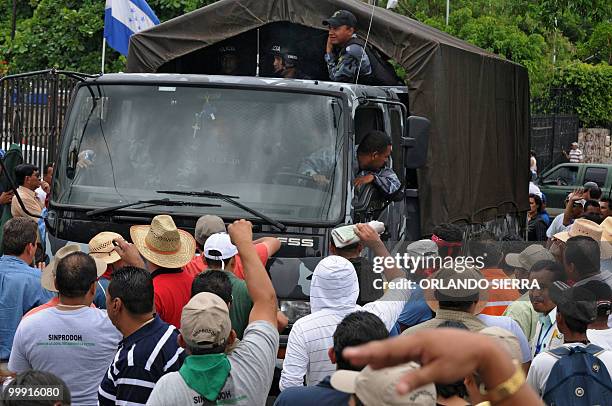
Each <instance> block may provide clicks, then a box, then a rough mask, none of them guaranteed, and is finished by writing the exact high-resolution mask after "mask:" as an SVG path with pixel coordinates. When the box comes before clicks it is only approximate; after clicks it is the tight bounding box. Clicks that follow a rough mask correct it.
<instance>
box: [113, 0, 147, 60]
mask: <svg viewBox="0 0 612 406" xmlns="http://www.w3.org/2000/svg"><path fill="white" fill-rule="evenodd" d="M157 24H159V19H158V18H157V16H156V15H155V13H154V12H153V10H151V7H149V5H148V4H147V2H146V1H145V0H106V7H105V9H104V38H106V41H107V42H108V44H109V45H110V46H111V47H113V48H114V49H115V50H117V51H118V52H119V53H121V54H122V55H126V56H127V53H128V46H129V44H130V37H131V36H132V34H135V33H137V32H140V31H142V30H146V29H147V28H150V27H153V26H154V25H157Z"/></svg>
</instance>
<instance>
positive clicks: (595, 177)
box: [584, 167, 608, 187]
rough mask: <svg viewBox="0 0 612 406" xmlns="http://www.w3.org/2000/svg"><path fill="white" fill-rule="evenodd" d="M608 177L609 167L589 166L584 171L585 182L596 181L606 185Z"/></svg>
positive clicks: (599, 184) (601, 185) (600, 184)
mask: <svg viewBox="0 0 612 406" xmlns="http://www.w3.org/2000/svg"><path fill="white" fill-rule="evenodd" d="M607 177H608V169H607V168H596V167H588V168H586V171H585V172H584V182H585V183H586V182H595V183H597V185H598V186H599V187H604V186H605V185H606V178H607Z"/></svg>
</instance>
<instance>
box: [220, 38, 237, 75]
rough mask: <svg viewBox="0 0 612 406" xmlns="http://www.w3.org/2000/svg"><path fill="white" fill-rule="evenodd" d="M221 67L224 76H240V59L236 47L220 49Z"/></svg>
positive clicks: (229, 46)
mask: <svg viewBox="0 0 612 406" xmlns="http://www.w3.org/2000/svg"><path fill="white" fill-rule="evenodd" d="M219 65H220V66H221V72H220V73H221V74H222V75H238V65H239V59H238V53H237V51H236V47H235V46H234V45H225V46H222V47H221V48H219Z"/></svg>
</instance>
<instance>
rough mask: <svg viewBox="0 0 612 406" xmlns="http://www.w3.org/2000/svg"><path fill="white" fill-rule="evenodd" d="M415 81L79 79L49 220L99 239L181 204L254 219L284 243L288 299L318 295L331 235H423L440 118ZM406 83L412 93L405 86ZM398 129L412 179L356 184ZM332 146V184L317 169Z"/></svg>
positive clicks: (183, 220) (186, 209)
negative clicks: (422, 175) (433, 136)
mask: <svg viewBox="0 0 612 406" xmlns="http://www.w3.org/2000/svg"><path fill="white" fill-rule="evenodd" d="M406 91H407V89H405V88H404V89H402V88H383V87H375V86H364V85H352V84H344V83H333V82H319V81H297V80H284V79H264V78H247V77H235V76H207V75H182V74H181V75H179V74H158V75H146V74H109V75H103V76H100V77H98V78H95V79H87V80H85V81H83V82H82V83H80V84H79V85H78V88H77V90H76V94H75V96H74V99H73V102H72V106H71V108H70V111H69V113H68V120H67V125H66V128H65V129H64V132H63V135H62V141H61V144H60V148H59V151H58V157H59V159H58V162H57V164H56V165H57V166H56V174H57V175H56V176H55V178H54V180H53V195H52V198H51V204H50V207H49V215H48V218H47V224H48V229H49V232H50V233H51V234H52V235H53V236H54V237H56V238H59V239H63V240H75V236H76V237H78V240H79V241H80V242H86V241H88V240H89V238H91V237H93V236H94V235H95V234H96V233H98V232H100V231H104V230H106V231H109V230H110V231H116V232H119V233H121V234H123V235H124V236H126V237H128V236H129V232H128V228H129V226H130V225H132V224H148V223H150V221H151V219H152V218H153V216H155V215H156V214H159V213H169V214H171V215H172V216H173V218H174V220H175V222H176V224H177V226H178V227H180V228H184V229H191V230H192V229H193V227H194V224H195V221H196V220H197V218H198V217H199V216H201V215H203V214H215V215H218V216H220V217H222V218H223V219H225V220H226V221H228V222H229V221H232V220H233V219H238V218H248V219H250V220H251V221H253V223H254V224H255V229H254V232H255V234H256V235H257V236H260V235H273V236H276V237H278V238H279V239H280V240H281V242H282V243H283V244H282V248H281V250H280V252H279V253H278V254H277V257H278V258H275V259H273V260H272V261H271V263H270V268H269V269H270V273H271V275H272V276H273V277H274V281H275V287H276V289H277V292H278V294H279V297H280V298H293V299H307V295H308V285H309V284H308V281H307V279H306V277H307V276H309V273H311V272H312V269H314V264H315V263H316V262H318V260H319V259H320V258H321V257H323V256H325V255H327V254H328V245H329V237H330V234H329V231H330V229H331V228H333V227H334V226H336V225H338V224H340V223H353V222H364V221H369V220H373V219H378V220H382V221H384V223H385V224H386V226H387V232H386V234H385V239H388V240H390V241H395V242H397V241H406V240H413V239H417V238H418V237H419V235H420V230H419V219H418V213H419V208H418V204H419V203H418V194H417V190H416V188H415V187H411V185H413V183H414V178H415V175H416V174H415V173H414V171H415V168H416V167H419V166H421V165H422V164H423V163H424V162H425V157H426V152H427V142H426V141H427V129H428V122H427V120H426V119H424V118H421V117H413V116H408V115H407V110H406V107H405V105H404V104H402V102H401V101H400V97H401V95H402V94H405V92H406ZM402 92H403V93H402ZM373 129H379V130H385V129H387V131H388V132H389V134H390V136H391V138H392V140H393V144H394V149H393V154H392V159H391V162H392V166H393V168H394V170H395V172H396V173H397V174H398V176H399V178H400V180H401V181H402V183H403V184H404V185H405V188H404V189H403V191H402V192H401V193H400V194H396V196H394V197H393V199H394V200H393V201H390V200H388V198H386V197H384V196H383V195H382V194H381V193H379V192H378V190H377V188H376V187H375V186H373V185H368V187H365V188H363V190H362V191H360V193H358V194H353V192H352V186H351V180H352V178H353V174H354V170H353V168H354V167H355V165H356V161H355V160H356V156H355V153H354V151H355V149H356V145H357V144H359V142H360V140H361V138H363V136H364V135H365V134H366V133H367V132H368V131H370V130H373ZM318 155H321V156H325V157H326V158H327V159H331V160H332V164H331V165H325V167H326V168H331V172H327V173H326V172H323V170H324V168H321V174H322V175H324V176H326V178H327V179H328V182H326V183H323V184H319V183H317V182H315V181H314V179H313V177H311V176H309V175H307V174H305V171H304V169H303V167H304V165H305V164H309V165H311V163H312V162H313V161H314V162H316V161H317V159H313V158H312V157H313V156H314V157H316V156H318Z"/></svg>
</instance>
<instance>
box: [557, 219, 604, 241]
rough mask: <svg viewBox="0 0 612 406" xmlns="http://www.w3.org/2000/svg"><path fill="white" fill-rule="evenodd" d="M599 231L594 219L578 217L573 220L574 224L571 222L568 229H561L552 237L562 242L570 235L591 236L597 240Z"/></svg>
mask: <svg viewBox="0 0 612 406" xmlns="http://www.w3.org/2000/svg"><path fill="white" fill-rule="evenodd" d="M601 231H602V230H601V226H600V225H599V224H597V223H595V222H594V221H591V220H587V219H578V220H576V221H574V224H572V226H571V227H570V229H569V230H568V231H562V232H560V233H557V234H555V235H554V236H553V237H555V238H557V239H559V240H561V241H563V242H567V240H569V239H570V238H571V237H577V236H579V235H583V236H586V237H591V238H592V239H594V240H595V241H599V240H601Z"/></svg>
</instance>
